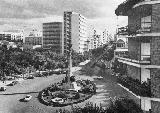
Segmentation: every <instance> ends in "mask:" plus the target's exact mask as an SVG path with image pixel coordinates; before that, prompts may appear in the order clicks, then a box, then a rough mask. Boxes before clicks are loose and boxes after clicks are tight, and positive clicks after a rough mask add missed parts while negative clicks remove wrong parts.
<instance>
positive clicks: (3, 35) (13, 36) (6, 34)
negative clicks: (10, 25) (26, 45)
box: [0, 31, 24, 41]
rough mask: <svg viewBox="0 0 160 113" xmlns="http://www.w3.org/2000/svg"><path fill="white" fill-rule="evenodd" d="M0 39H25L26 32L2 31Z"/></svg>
mask: <svg viewBox="0 0 160 113" xmlns="http://www.w3.org/2000/svg"><path fill="white" fill-rule="evenodd" d="M0 40H7V41H17V40H24V34H23V32H19V31H12V32H9V31H6V32H0Z"/></svg>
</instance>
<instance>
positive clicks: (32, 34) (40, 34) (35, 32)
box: [29, 29, 42, 37]
mask: <svg viewBox="0 0 160 113" xmlns="http://www.w3.org/2000/svg"><path fill="white" fill-rule="evenodd" d="M29 36H35V37H42V31H38V30H37V29H33V30H32V31H30V33H29Z"/></svg>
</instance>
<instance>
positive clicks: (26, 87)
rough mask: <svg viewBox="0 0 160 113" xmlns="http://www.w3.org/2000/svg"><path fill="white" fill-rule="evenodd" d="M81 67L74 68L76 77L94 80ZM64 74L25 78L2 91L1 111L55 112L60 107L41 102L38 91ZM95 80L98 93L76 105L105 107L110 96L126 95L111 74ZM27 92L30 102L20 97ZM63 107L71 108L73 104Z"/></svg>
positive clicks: (0, 112)
mask: <svg viewBox="0 0 160 113" xmlns="http://www.w3.org/2000/svg"><path fill="white" fill-rule="evenodd" d="M79 69H80V67H77V68H76V67H74V68H73V72H74V71H75V72H74V75H75V73H76V78H78V79H90V80H94V79H93V77H90V76H86V75H80V73H81V71H79ZM64 76H65V75H52V76H48V77H47V78H46V77H39V78H38V77H37V78H35V79H30V80H25V81H23V82H22V83H19V84H16V85H15V86H11V87H7V90H6V91H5V92H0V98H1V100H0V113H54V112H55V110H57V109H59V108H58V107H51V106H46V105H43V104H41V103H40V102H39V100H38V98H37V96H38V92H39V91H41V90H42V89H44V88H46V87H47V86H48V85H50V84H53V83H56V82H59V81H60V80H62V78H63V77H64ZM94 82H95V83H96V86H97V93H96V95H94V96H93V97H91V98H90V99H88V100H86V101H84V102H82V103H79V104H76V105H74V106H84V105H85V103H87V102H93V103H96V104H97V105H98V104H101V105H102V106H103V107H105V106H106V105H107V104H108V103H109V98H110V97H115V96H120V95H124V96H125V90H123V89H122V88H120V86H118V85H117V84H116V82H114V81H112V80H111V76H110V75H106V78H104V79H102V80H95V81H94ZM27 94H29V95H31V96H32V99H31V100H30V101H29V102H20V101H19V99H22V98H24V97H25V96H26V95H27ZM63 108H65V109H70V108H71V106H66V107H63ZM63 108H62V109H63Z"/></svg>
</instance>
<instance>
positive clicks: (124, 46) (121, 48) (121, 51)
mask: <svg viewBox="0 0 160 113" xmlns="http://www.w3.org/2000/svg"><path fill="white" fill-rule="evenodd" d="M127 30H128V27H127V26H125V27H120V28H118V30H117V33H116V40H115V41H116V49H115V50H114V56H115V57H120V56H124V55H127V54H128V38H127V36H128V31H127Z"/></svg>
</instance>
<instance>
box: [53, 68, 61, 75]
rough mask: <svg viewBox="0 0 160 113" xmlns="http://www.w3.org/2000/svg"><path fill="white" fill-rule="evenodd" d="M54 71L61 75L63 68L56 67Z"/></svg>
mask: <svg viewBox="0 0 160 113" xmlns="http://www.w3.org/2000/svg"><path fill="white" fill-rule="evenodd" d="M53 73H54V74H58V75H59V74H61V69H60V68H59V69H55V70H54V71H53Z"/></svg>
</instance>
